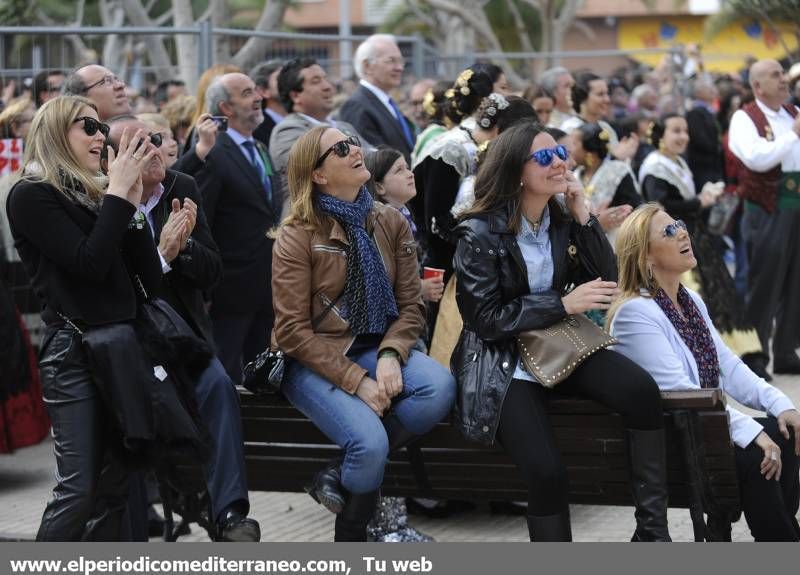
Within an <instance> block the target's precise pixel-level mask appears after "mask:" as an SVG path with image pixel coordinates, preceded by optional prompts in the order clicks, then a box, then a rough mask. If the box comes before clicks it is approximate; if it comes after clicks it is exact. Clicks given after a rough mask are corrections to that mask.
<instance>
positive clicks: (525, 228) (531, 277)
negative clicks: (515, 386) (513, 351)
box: [514, 206, 553, 381]
mask: <svg viewBox="0 0 800 575" xmlns="http://www.w3.org/2000/svg"><path fill="white" fill-rule="evenodd" d="M549 230H550V208H549V207H548V206H545V208H544V212H542V223H541V224H540V225H539V232H538V233H534V232H533V227H532V226H531V224H530V222H528V220H527V219H526V218H522V224H521V226H520V229H519V233H518V234H517V244H518V245H519V249H520V251H521V252H522V258H523V259H524V260H525V267H526V269H527V270H528V287H529V288H530V290H531V293H532V294H534V293H541V292H544V291H547V290H549V289H551V288H552V287H553V254H552V252H551V249H550V233H549ZM514 379H525V380H527V381H537V380H536V378H535V377H534V376H533V375H531V374H530V373H528V372H527V371H526V370H525V367H524V365H523V363H522V359H520V360H519V363H518V364H517V369H516V370H515V371H514Z"/></svg>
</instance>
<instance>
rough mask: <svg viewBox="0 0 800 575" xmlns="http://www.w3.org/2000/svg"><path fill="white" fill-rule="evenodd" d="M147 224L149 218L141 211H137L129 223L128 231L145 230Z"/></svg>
mask: <svg viewBox="0 0 800 575" xmlns="http://www.w3.org/2000/svg"><path fill="white" fill-rule="evenodd" d="M146 222H147V218H145V217H144V212H143V211H141V210H136V213H135V214H133V217H132V218H131V221H130V222H128V229H129V230H142V229H144V224H145V223H146Z"/></svg>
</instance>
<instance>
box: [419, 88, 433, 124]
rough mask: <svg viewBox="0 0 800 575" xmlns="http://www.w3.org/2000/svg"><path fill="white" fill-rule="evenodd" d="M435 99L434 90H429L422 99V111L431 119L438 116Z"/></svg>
mask: <svg viewBox="0 0 800 575" xmlns="http://www.w3.org/2000/svg"><path fill="white" fill-rule="evenodd" d="M434 98H435V96H434V95H433V90H428V91H427V92H425V96H424V97H423V98H422V111H423V112H425V114H426V115H428V116H430V117H431V118H432V117H434V116H435V115H436V105H435V104H434Z"/></svg>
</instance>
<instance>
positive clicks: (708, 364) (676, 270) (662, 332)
mask: <svg viewBox="0 0 800 575" xmlns="http://www.w3.org/2000/svg"><path fill="white" fill-rule="evenodd" d="M616 251H617V258H618V260H619V288H620V291H621V296H620V299H619V300H618V301H617V302H616V303H615V305H614V306H613V307H612V309H611V310H610V311H609V315H608V317H609V319H610V325H611V328H610V329H611V333H612V334H613V335H614V336H615V337H616V338H617V339H618V340H619V342H620V343H619V345H618V346H616V347H615V350H616V351H618V352H620V353H622V354H623V355H625V356H627V357H628V358H630V359H631V360H633V361H635V362H636V363H638V364H639V365H640V366H642V367H643V368H644V369H646V370H647V371H648V372H650V374H651V375H652V376H653V378H654V379H655V380H656V383H657V384H658V386H659V388H661V389H662V390H665V391H670V390H686V389H699V388H706V387H720V388H721V389H722V390H723V391H724V392H725V393H726V394H728V395H729V396H730V397H732V398H733V399H735V400H736V401H738V402H739V403H741V404H743V405H746V406H748V407H751V408H753V409H756V410H759V411H764V412H766V417H763V418H752V417H750V416H749V415H745V414H744V413H742V412H740V411H737V410H736V409H734V408H732V407H730V406H728V408H727V410H728V413H729V415H730V430H731V437H732V439H733V442H734V444H735V452H736V467H737V475H738V477H739V485H740V496H741V499H742V509H743V511H744V515H745V519H746V520H747V524H748V526H749V527H750V532H751V533H752V535H753V537H754V538H755V540H756V541H800V526H798V522H797V519H796V515H797V510H798V505H799V502H800V480H799V479H798V461H800V414H799V413H798V412H797V410H796V409H795V407H794V405H793V404H792V402H791V400H790V399H789V398H788V397H786V395H784V394H783V393H782V392H781V391H779V390H778V389H776V388H774V387H772V386H771V385H769V384H768V383H767V382H765V381H764V380H763V379H762V378H760V377H758V376H757V375H756V374H754V373H753V372H752V371H750V368H748V367H747V366H746V365H745V364H744V363H743V362H742V360H741V359H739V357H737V356H736V355H735V354H734V353H733V352H731V350H730V349H728V347H727V346H726V345H725V344H724V343H723V341H722V339H721V338H720V337H719V334H718V333H717V330H716V329H715V328H714V325H713V324H712V322H711V319H710V317H709V315H708V311H707V309H706V306H705V304H704V303H703V300H702V299H701V298H700V296H699V295H697V294H696V293H695V292H693V291H691V290H688V289H686V288H685V287H683V286H682V285H681V283H680V278H681V275H682V274H683V273H685V272H687V271H689V270H691V269H692V268H694V267H695V266H696V265H697V261H696V260H695V257H694V253H693V251H692V245H691V239H690V237H689V234H688V232H687V231H686V226H685V225H683V222H681V221H680V220H677V221H676V220H673V219H672V218H671V217H670V216H669V215H668V214H667V213H666V212H664V211H663V209H662V208H661V206H659V205H658V204H652V203H651V204H645V205H643V206H640V207H639V208H637V209H636V210H635V211H634V212H633V214H632V215H631V216H630V217H629V218H628V219H627V220H626V221H625V222H624V224H623V225H622V227H621V228H620V231H619V235H618V237H617V245H616Z"/></svg>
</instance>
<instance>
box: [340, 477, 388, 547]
mask: <svg viewBox="0 0 800 575" xmlns="http://www.w3.org/2000/svg"><path fill="white" fill-rule="evenodd" d="M377 502H378V490H377V489H376V490H375V491H370V492H369V493H351V494H350V496H349V499H348V501H347V504H346V505H345V506H344V509H342V512H341V513H339V515H337V516H336V524H335V527H334V532H333V540H334V541H361V542H363V541H366V540H367V523H369V522H370V520H371V519H372V516H373V515H375V505H376V503H377Z"/></svg>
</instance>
